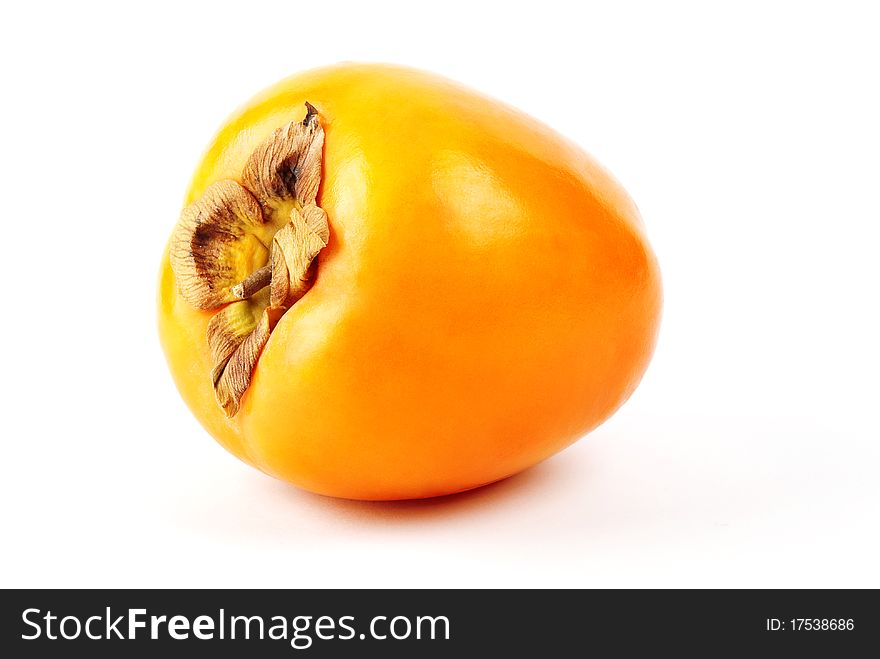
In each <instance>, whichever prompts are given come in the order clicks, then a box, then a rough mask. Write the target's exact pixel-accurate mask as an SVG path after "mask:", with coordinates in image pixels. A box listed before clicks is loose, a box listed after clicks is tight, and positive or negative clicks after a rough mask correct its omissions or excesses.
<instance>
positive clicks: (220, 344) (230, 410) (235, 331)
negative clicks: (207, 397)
mask: <svg viewBox="0 0 880 659" xmlns="http://www.w3.org/2000/svg"><path fill="white" fill-rule="evenodd" d="M240 305H243V306H248V307H250V306H251V305H250V303H249V302H247V301H242V302H237V303H235V304H231V305H229V307H227V308H226V309H224V310H223V311H221V312H220V313H218V314H217V315H216V316H215V317H214V318H212V319H211V325H214V328H213V335H212V327H211V325H209V327H208V342H209V343H211V354H212V356H213V357H214V360H215V361H214V368H213V370H212V371H211V378H212V379H213V382H214V395H215V396H216V398H217V402H218V403H219V404H220V407H222V408H223V411H224V412H225V413H226V416H228V417H232V416H235V414H236V412H238V408H239V405H240V404H241V398H242V396H244V393H245V392H246V391H247V389H248V387H249V386H250V384H251V377H252V376H253V373H254V369H255V368H256V366H257V361H258V360H259V358H260V354H261V353H262V352H263V348H264V347H265V345H266V342H267V341H268V340H269V335H270V334H271V333H272V329H273V328H274V327H275V324H276V323H277V322H278V319H279V318H280V317H281V315H282V314H283V313H284V309H277V308H274V307H269V308H267V309H266V310H265V311H263V313H262V315H261V316H260V317H259V320H258V321H257V322H254V319H253V316H252V315H251V310H250V309H246V310H236V311H235V312H232V313H230V314H227V313H226V312H227V310H229V309H231V308H233V307H239V306H240ZM248 316H250V320H251V325H250V327H252V329H251V331H250V332H249V333H247V334H245V335H244V336H243V337H242V335H241V334H240V332H241V331H242V330H244V329H246V328H247V327H248V324H247V317H248ZM221 317H222V319H221V320H219V321H218V322H217V323H216V324H214V321H215V320H216V319H217V318H221Z"/></svg>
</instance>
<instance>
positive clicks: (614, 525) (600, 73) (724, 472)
mask: <svg viewBox="0 0 880 659" xmlns="http://www.w3.org/2000/svg"><path fill="white" fill-rule="evenodd" d="M823 4H824V7H823V6H818V5H813V4H811V3H795V2H792V3H790V4H783V3H774V2H760V3H754V4H747V3H742V2H739V3H729V5H728V7H727V8H724V9H723V8H720V7H719V5H720V3H693V4H670V3H644V4H631V3H624V2H609V3H604V4H602V5H593V4H585V3H575V2H565V3H555V2H549V1H547V0H542V1H541V2H524V3H521V4H516V3H511V2H504V3H493V4H489V3H480V2H476V1H475V0H471V1H469V2H464V3H457V2H452V1H450V0H444V2H437V3H430V4H428V3H417V2H407V3H403V2H401V3H388V2H381V1H378V0H371V1H370V2H360V3H355V2H352V3H346V4H342V3H338V2H331V1H329V0H321V1H320V2H294V1H293V0H286V1H285V2H278V3H262V2H256V1H253V0H249V1H248V2H241V1H238V2H234V3H228V4H220V3H205V4H203V5H197V4H195V3H173V5H168V6H162V5H161V4H156V3H149V4H147V5H143V7H142V8H141V9H135V8H134V7H133V6H129V5H128V4H127V3H112V4H111V3H107V4H105V5H95V4H86V3H57V4H55V5H43V4H41V3H15V4H13V5H10V6H7V7H6V8H4V10H3V17H2V21H0V62H2V64H0V66H2V74H3V75H2V83H0V84H2V101H0V118H2V121H0V131H2V135H0V137H2V143H0V181H2V204H0V212H2V232H3V240H2V245H3V249H2V254H3V258H2V259H0V268H2V277H3V282H4V283H3V291H4V302H3V304H2V307H0V308H2V324H0V332H2V350H3V358H2V378H0V389H2V401H3V408H2V409H3V414H2V420H0V428H2V430H0V432H2V451H3V454H2V466H0V469H2V477H0V506H2V519H0V529H2V535H3V542H2V544H0V553H2V560H0V585H2V586H7V587H8V586H218V587H219V586H290V587H297V586H314V587H324V586H413V587H419V586H625V587H629V586H697V587H703V586H731V587H740V586H770V587H776V586H804V587H806V586H841V587H849V586H873V587H878V586H880V568H878V561H877V556H878V555H880V532H878V504H880V484H878V468H880V444H878V440H880V429H878V422H877V409H878V393H880V387H878V380H877V373H878V368H880V359H878V348H877V344H878V336H880V326H878V310H877V309H878V302H880V295H878V290H877V289H878V284H880V272H878V265H877V253H878V236H880V231H878V223H880V128H878V126H880V92H878V90H880V71H878V69H880V66H878V63H880V46H878V44H880V39H878V36H877V35H878V32H880V21H878V18H877V17H876V16H874V15H873V12H872V11H871V4H872V3H868V2H866V3H864V4H854V3H843V2H835V3H823ZM340 60H366V61H389V62H396V63H402V64H409V65H412V66H416V67H421V68H425V69H428V70H432V71H435V72H438V73H441V74H444V75H447V76H449V77H451V78H454V79H458V80H460V81H462V82H464V83H466V84H468V85H470V86H472V87H475V88H477V89H480V90H482V91H484V92H487V93H490V94H492V95H493V96H495V97H497V98H499V99H502V100H504V101H506V102H509V103H511V104H513V105H515V106H518V107H520V108H522V109H524V110H525V111H527V112H529V113H531V114H533V115H534V116H536V117H538V118H539V119H541V120H542V121H544V122H546V123H548V124H550V125H551V126H553V127H554V128H556V129H557V130H559V131H560V132H562V133H563V134H565V135H568V136H569V137H571V138H573V139H574V140H576V141H577V142H579V143H580V144H581V145H582V146H583V147H584V148H586V149H587V150H588V151H590V152H591V153H593V154H594V155H595V156H596V157H597V158H598V159H599V160H600V161H601V162H603V163H604V164H605V165H606V166H607V167H608V168H610V169H611V171H612V172H614V173H615V175H616V176H617V177H618V178H619V179H620V180H621V181H622V182H623V184H624V185H625V187H626V188H627V189H628V190H629V192H630V193H631V195H632V196H633V197H634V199H635V200H636V202H637V203H638V205H639V207H640V208H641V211H642V214H643V216H644V218H645V221H646V223H647V225H648V230H649V235H650V237H651V240H652V242H653V244H654V247H655V249H656V251H657V254H658V256H659V259H660V263H661V266H662V269H663V275H664V283H665V291H666V306H665V314H664V321H663V327H662V331H661V337H660V342H659V346H658V349H657V353H656V356H655V359H654V362H653V363H652V365H651V367H650V369H649V371H648V374H647V376H646V378H645V380H644V382H643V384H642V386H641V388H640V389H639V390H638V391H637V393H636V394H635V395H634V397H633V398H632V399H631V400H630V402H629V403H628V404H627V405H625V406H624V407H623V408H622V409H621V410H620V411H619V413H618V414H617V415H616V416H615V417H613V418H612V419H611V420H610V421H608V422H607V423H606V424H605V425H604V426H602V427H601V428H600V429H598V430H596V431H595V432H594V433H592V434H591V435H590V436H589V437H588V438H586V439H584V440H583V441H581V442H579V443H578V444H576V445H575V446H573V447H572V448H570V449H569V450H566V451H564V452H563V453H561V454H559V455H557V456H556V457H554V458H552V459H551V460H549V461H547V462H546V463H544V464H542V465H540V466H538V467H536V468H534V469H532V470H530V471H528V472H526V473H524V474H522V475H520V476H517V477H514V478H511V479H509V480H507V481H505V482H502V483H500V484H497V485H494V486H490V487H487V488H483V489H481V490H477V491H474V492H471V493H467V494H463V495H459V496H454V497H448V498H444V499H437V500H430V501H417V502H409V503H394V504H376V503H358V502H348V501H337V500H332V499H327V498H322V497H318V496H314V495H311V494H308V493H305V492H301V491H298V490H296V489H294V488H291V487H289V486H286V485H284V484H283V483H280V482H276V481H273V480H271V479H269V478H268V477H266V476H263V475H262V474H260V473H258V472H257V471H255V470H252V469H251V468H249V467H246V466H245V465H243V464H240V463H239V462H237V461H236V460H235V459H234V458H232V457H231V456H229V455H228V454H226V453H225V452H224V451H223V450H222V449H221V448H220V447H219V446H217V445H216V444H214V442H213V440H211V439H210V437H209V436H208V435H207V434H206V433H205V432H204V431H203V430H202V429H201V427H200V426H199V425H198V424H197V423H196V421H195V420H194V419H193V418H192V417H191V415H190V413H189V412H188V411H187V409H186V408H185V406H184V404H183V403H182V402H181V400H180V398H179V396H178V394H177V392H176V390H175V389H174V386H173V384H172V382H171V379H170V376H169V375H168V372H167V369H166V366H165V363H164V358H163V356H162V353H161V350H160V347H159V344H158V340H157V336H156V330H155V310H154V298H155V286H156V281H157V273H158V267H159V261H160V256H161V252H162V248H163V246H164V242H165V240H166V238H167V236H168V234H169V232H170V230H171V228H172V226H173V225H174V223H175V221H176V218H177V215H178V212H179V210H180V204H181V201H182V198H183V194H184V190H185V187H186V185H187V182H188V179H189V176H190V174H191V172H192V170H193V169H194V167H195V165H196V163H197V161H198V158H199V156H200V154H201V151H202V149H203V148H204V147H205V146H206V145H207V143H208V141H209V139H210V138H211V136H212V134H213V133H214V131H215V130H216V129H217V128H218V127H219V126H220V124H221V123H222V121H223V120H224V118H225V117H226V116H227V115H228V114H229V113H230V112H231V111H232V110H233V109H234V108H235V107H236V106H238V105H239V104H241V103H243V102H244V101H245V100H246V99H247V98H249V97H250V96H251V95H252V94H254V93H255V92H257V91H259V90H260V89H262V88H263V87H265V86H267V85H269V84H271V83H273V82H275V81H276V80H278V79H280V78H282V77H284V76H286V75H288V74H290V73H293V72H295V71H298V70H301V69H305V68H310V67H312V66H317V65H322V64H328V63H333V62H336V61H340Z"/></svg>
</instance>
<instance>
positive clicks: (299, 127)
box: [242, 103, 324, 217]
mask: <svg viewBox="0 0 880 659" xmlns="http://www.w3.org/2000/svg"><path fill="white" fill-rule="evenodd" d="M306 108H307V112H306V117H305V119H303V120H302V121H293V122H291V123H289V124H287V125H286V126H282V127H281V128H279V129H278V130H276V131H275V132H274V133H272V136H271V137H270V138H269V139H268V140H266V141H265V142H263V143H262V144H261V145H260V146H258V147H257V148H256V149H255V150H254V152H253V153H252V154H251V157H250V158H248V161H247V164H246V165H245V167H244V172H243V173H242V182H243V183H244V185H245V187H247V188H248V189H249V190H250V191H251V192H253V193H254V195H255V196H256V197H257V198H258V199H259V200H260V204H261V205H262V206H263V209H264V211H266V214H267V215H270V216H271V215H275V214H276V213H278V212H285V213H286V211H287V209H288V208H290V207H291V206H292V205H293V204H294V203H296V202H298V203H299V205H301V206H304V205H306V204H308V203H312V202H314V201H315V198H316V197H317V195H318V186H319V185H320V183H321V150H322V148H323V146H324V129H323V128H322V127H321V122H320V121H319V120H318V114H317V110H315V108H314V107H312V106H311V105H309V104H308V103H306ZM282 217H283V216H282Z"/></svg>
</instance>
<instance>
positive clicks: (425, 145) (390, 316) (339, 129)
mask: <svg viewBox="0 0 880 659" xmlns="http://www.w3.org/2000/svg"><path fill="white" fill-rule="evenodd" d="M172 222H173V220H172V219H171V218H169V229H170V227H171V224H172ZM661 298H662V293H661V285H660V275H659V270H658V266H657V262H656V259H655V257H654V255H653V252H652V251H651V247H650V245H649V244H648V241H647V238H646V236H645V232H644V228H643V225H642V221H641V219H640V217H639V214H638V211H637V210H636V208H635V206H634V204H633V203H632V201H631V200H630V199H629V197H628V196H627V194H626V192H625V191H624V190H623V189H622V188H621V186H620V185H619V184H618V183H617V182H616V181H615V180H614V179H613V178H612V177H611V176H610V175H609V174H608V173H607V172H606V171H605V170H603V169H602V168H601V166H600V165H598V164H597V163H596V162H595V161H594V160H593V159H592V158H590V157H589V156H588V155H587V154H585V153H584V152H583V151H582V150H581V149H580V148H578V147H577V146H575V145H574V144H572V143H571V142H569V141H567V140H566V139H564V138H563V137H561V136H560V135H558V134H557V133H555V132H554V131H552V130H551V129H549V128H548V127H546V126H544V125H543V124H541V123H540V122H538V121H537V120H535V119H533V118H531V117H529V116H527V115H525V114H523V113H521V112H519V111H517V110H515V109H513V108H510V107H508V106H506V105H504V104H502V103H500V102H498V101H495V100H493V99H490V98H487V97H485V96H482V95H480V94H478V93H476V92H474V91H472V90H469V89H467V88H464V87H462V86H459V85H457V84H455V83H453V82H451V81H449V80H446V79H444V78H441V77H437V76H434V75H431V74H427V73H423V72H420V71H415V70H412V69H406V68H402V67H395V66H387V65H365V64H342V65H337V66H332V67H328V68H323V69H317V70H313V71H308V72H305V73H302V74H298V75H295V76H293V77H290V78H288V79H286V80H283V81H281V82H280V83H278V84H276V85H275V86H273V87H271V88H269V89H267V90H266V91H264V92H262V93H261V94H259V95H258V96H256V97H255V98H254V99H252V100H251V101H250V102H249V103H248V104H247V105H246V106H244V107H243V108H242V109H240V110H239V111H238V112H237V113H236V114H235V115H233V117H232V118H231V119H230V120H229V121H228V122H227V123H226V125H225V126H224V127H223V128H222V129H221V130H220V132H219V133H218V134H217V136H216V137H215V139H214V141H213V142H212V144H211V145H210V146H209V148H208V151H207V152H206V154H205V156H204V157H203V159H202V161H201V163H200V164H199V166H198V168H197V170H196V172H195V175H194V176H193V179H192V182H191V184H190V187H189V190H188V192H187V195H186V199H185V204H184V210H183V212H182V215H181V218H180V221H179V222H178V226H177V228H176V229H175V230H174V234H173V237H172V239H171V240H170V241H169V247H168V249H167V250H166V253H165V255H164V257H163V261H162V267H161V277H160V290H159V303H158V308H159V310H158V317H159V332H160V338H161V342H162V346H163V348H164V350H165V354H166V357H167V360H168V364H169V366H170V369H171V373H172V375H173V378H174V380H175V382H176V384H177V386H178V389H179V390H180V393H181V395H182V396H183V398H184V400H185V401H186V403H187V405H188V406H189V407H190V409H191V410H192V412H193V413H194V414H195V416H196V417H197V418H198V419H199V421H200V422H201V423H202V425H203V426H204V427H205V428H206V429H207V430H208V432H209V433H210V434H211V435H213V436H214V437H215V438H216V439H217V441H218V442H220V444H222V445H223V446H224V447H225V448H226V449H227V450H229V451H230V452H231V453H233V454H234V455H236V456H237V457H239V458H240V459H242V460H243V461H245V462H247V463H249V464H251V465H253V466H255V467H257V468H259V469H261V470H262V471H264V472H266V473H267V474H270V475H272V476H275V477H277V478H280V479H284V480H286V481H289V482H291V483H294V484H296V485H298V486H300V487H303V488H305V489H308V490H311V491H313V492H317V493H321V494H326V495H332V496H337V497H347V498H356V499H407V498H419V497H429V496H437V495H443V494H450V493H453V492H459V491H462V490H466V489H469V488H473V487H477V486H479V485H483V484H486V483H490V482H493V481H496V480H499V479H502V478H505V477H507V476H510V475H512V474H515V473H517V472H519V471H521V470H523V469H526V468H528V467H530V466H532V465H534V464H536V463H537V462H539V461H541V460H543V459H545V458H547V457H549V456H551V455H553V454H554V453H556V452H557V451H559V450H561V449H562V448H564V447H566V446H568V445H569V444H571V443H572V442H573V441H575V440H577V439H578V438H579V437H581V436H582V435H584V434H585V433H586V432H588V431H590V430H591V429H593V428H594V427H596V426H597V425H598V424H600V423H601V422H602V421H604V420H605V419H606V418H608V417H609V416H610V415H611V414H612V413H613V412H614V411H615V410H616V409H617V408H618V407H619V406H620V405H621V404H622V403H623V402H624V401H625V400H626V399H627V398H628V397H629V395H630V394H631V393H632V392H633V390H634V389H635V387H636V385H637V384H638V382H639V380H640V379H641V377H642V374H643V373H644V371H645V368H646V367H647V365H648V361H649V360H650V357H651V354H652V352H653V349H654V343H655V339H656V335H657V330H658V325H659V319H660V310H661Z"/></svg>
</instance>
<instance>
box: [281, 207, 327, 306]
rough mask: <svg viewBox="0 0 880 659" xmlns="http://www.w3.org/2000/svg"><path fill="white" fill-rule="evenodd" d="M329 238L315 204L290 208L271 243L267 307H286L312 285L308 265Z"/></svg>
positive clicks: (310, 269)
mask: <svg viewBox="0 0 880 659" xmlns="http://www.w3.org/2000/svg"><path fill="white" fill-rule="evenodd" d="M329 238H330V229H329V226H328V224H327V214H326V213H325V212H324V211H323V210H322V209H321V208H319V207H318V206H315V204H308V205H307V206H305V207H304V208H303V209H302V211H298V210H296V209H293V210H292V211H291V212H290V222H288V223H287V224H285V225H284V226H283V227H282V228H281V229H279V230H278V232H277V233H276V234H275V238H274V239H273V240H272V261H271V263H272V282H271V284H270V288H269V290H270V294H269V295H270V297H269V304H271V305H272V306H283V307H290V306H291V305H292V304H293V303H295V302H296V301H297V300H299V299H300V298H301V297H302V296H303V295H305V293H306V291H308V290H309V288H310V287H311V284H312V278H313V277H312V276H313V268H312V267H311V266H312V262H313V261H314V259H315V257H316V256H317V255H318V252H320V251H321V250H322V249H324V247H326V246H327V241H328V240H329Z"/></svg>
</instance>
